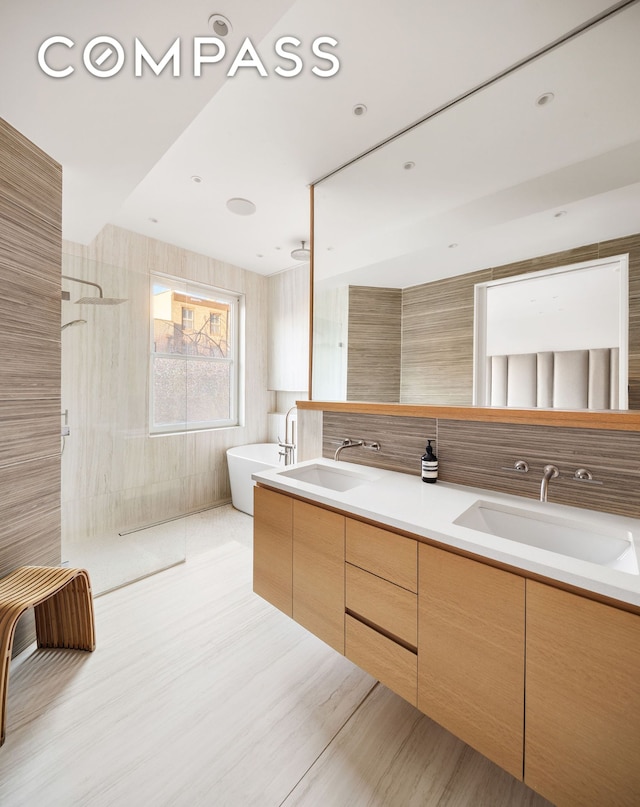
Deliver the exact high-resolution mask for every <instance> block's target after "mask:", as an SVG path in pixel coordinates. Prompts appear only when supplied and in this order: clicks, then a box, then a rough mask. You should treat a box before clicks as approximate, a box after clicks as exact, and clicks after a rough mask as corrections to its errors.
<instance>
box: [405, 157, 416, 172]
mask: <svg viewBox="0 0 640 807" xmlns="http://www.w3.org/2000/svg"><path fill="white" fill-rule="evenodd" d="M402 167H403V168H404V170H405V171H411V169H412V168H415V167H416V164H415V163H414V162H412V161H411V160H409V162H406V163H405V164H404V165H403V166H402Z"/></svg>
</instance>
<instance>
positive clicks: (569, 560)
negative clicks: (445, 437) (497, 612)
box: [252, 459, 640, 606]
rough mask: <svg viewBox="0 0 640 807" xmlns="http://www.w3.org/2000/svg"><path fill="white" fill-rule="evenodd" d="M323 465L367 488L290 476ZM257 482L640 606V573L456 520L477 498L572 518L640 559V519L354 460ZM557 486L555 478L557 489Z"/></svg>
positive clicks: (264, 474)
mask: <svg viewBox="0 0 640 807" xmlns="http://www.w3.org/2000/svg"><path fill="white" fill-rule="evenodd" d="M314 466H321V467H323V468H327V469H330V470H331V469H337V470H339V471H340V472H341V473H342V474H344V475H346V476H349V475H354V474H355V475H357V476H359V477H361V479H360V484H358V485H357V486H356V487H352V488H351V489H349V490H345V491H338V490H332V489H328V488H325V487H321V486H320V485H317V484H311V483H310V482H306V481H301V480H298V479H294V478H292V477H290V476H286V475H285V474H287V473H288V472H291V471H292V470H293V471H294V472H295V471H296V469H304V468H308V469H312V468H313V467H314ZM252 478H253V479H254V480H255V481H256V482H261V483H263V484H264V485H268V486H269V487H271V488H274V489H276V490H280V491H282V492H283V493H290V494H293V495H296V496H300V497H302V498H304V499H307V500H308V501H311V502H317V503H318V504H324V505H327V506H329V507H334V508H336V509H339V510H342V511H343V512H344V513H345V514H347V515H348V514H352V515H354V516H361V517H363V518H367V519H370V520H372V521H377V522H379V523H380V524H383V525H387V526H389V527H395V528H396V529H400V530H404V531H406V532H410V533H413V534H415V535H417V536H422V537H424V538H430V539H432V540H434V541H437V542H438V543H441V544H443V545H445V546H451V547H455V548H457V549H461V550H464V551H465V552H470V553H473V554H474V555H478V556H480V557H485V558H490V559H491V560H494V561H498V562H500V563H504V564H507V565H509V566H512V567H514V568H516V569H522V570H525V571H529V572H533V573H534V574H538V575H542V576H544V577H547V578H549V579H551V580H557V581H560V582H563V583H567V584H569V585H572V586H576V587H578V588H581V589H584V590H585V591H591V592H594V593H597V594H601V595H603V596H605V597H610V598H612V599H614V600H620V601H621V602H625V603H630V604H632V605H636V606H640V575H638V574H632V573H630V572H625V571H620V570H618V569H615V568H611V567H610V566H601V565H599V564H597V563H593V562H591V561H586V560H580V559H577V558H573V557H569V556H567V555H561V554H559V553H557V552H552V551H549V550H546V549H540V548H537V547H534V546H529V545H527V544H523V543H519V542H518V541H515V540H509V539H506V538H500V537H498V536H496V535H492V534H490V533H487V532H480V531H479V530H475V529H470V528H469V527H463V526H460V525H458V524H455V523H454V521H455V520H456V519H457V518H458V517H459V516H460V515H461V514H462V513H463V512H464V511H465V510H466V509H467V508H469V507H470V506H471V505H473V504H474V503H475V502H477V501H478V500H481V501H482V502H488V503H495V504H498V505H502V506H506V507H516V508H518V509H519V510H521V511H522V510H526V511H527V512H528V513H530V514H531V516H533V517H534V518H535V516H536V515H538V516H544V517H546V518H549V517H551V518H559V519H570V520H571V521H572V522H574V523H578V522H579V524H584V525H588V526H589V527H590V528H591V529H596V530H602V531H603V532H604V533H608V532H610V531H611V530H612V529H616V530H617V529H619V530H622V531H624V532H625V534H627V535H628V537H629V538H630V541H631V551H632V552H633V553H635V559H636V562H640V554H639V553H638V548H639V547H640V519H633V518H626V517H624V516H617V515H612V514H610V513H601V512H596V511H592V510H584V509H582V508H578V507H568V506H566V505H560V504H552V503H546V502H545V503H542V502H537V501H534V500H533V499H526V498H523V497H521V496H511V495H508V494H501V493H495V492H493V491H488V490H484V489H481V488H472V487H466V486H463V485H453V484H450V483H447V482H442V481H439V482H437V483H436V484H435V485H433V484H425V483H424V482H423V481H422V480H421V479H420V477H419V476H413V475H410V474H402V473H398V472H396V471H386V470H382V469H379V468H371V467H368V466H364V465H356V464H355V463H350V462H335V461H334V460H329V459H315V460H309V461H307V462H300V463H297V464H296V465H290V466H288V467H286V468H285V467H282V466H281V467H278V468H273V469H270V470H268V471H261V472H259V473H254V474H253V475H252ZM552 486H553V481H551V483H550V487H552Z"/></svg>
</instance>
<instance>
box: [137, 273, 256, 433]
mask: <svg viewBox="0 0 640 807" xmlns="http://www.w3.org/2000/svg"><path fill="white" fill-rule="evenodd" d="M149 281H150V282H149V348H148V357H149V373H148V378H149V396H148V399H149V405H148V410H147V411H148V432H149V435H150V436H162V435H170V434H176V433H180V434H182V433H185V432H198V431H206V430H213V429H225V428H232V427H236V426H240V425H241V423H240V417H241V400H240V392H241V389H244V384H243V380H242V378H241V373H242V371H243V365H244V362H243V355H244V344H243V341H241V340H243V339H244V333H243V331H244V295H243V294H241V293H239V292H236V291H232V290H230V289H223V288H220V287H219V286H213V285H211V286H210V285H208V284H205V283H198V282H195V281H191V280H188V279H186V278H180V277H175V276H172V275H167V274H163V273H161V272H154V271H152V272H150V277H149ZM156 285H162V286H165V287H167V288H168V289H169V290H170V291H171V292H172V293H176V292H177V293H178V294H186V295H190V296H194V297H198V298H202V299H205V300H207V299H208V300H218V301H220V302H223V303H226V304H228V305H229V314H228V317H229V320H230V323H229V329H228V333H229V345H230V347H228V354H227V356H225V357H222V356H194V355H191V354H188V353H166V352H162V351H156V349H155V331H154V322H155V318H154V310H153V300H154V291H153V289H154V286H156ZM184 307H185V306H182V308H184ZM194 327H195V315H194ZM156 358H161V359H165V360H170V361H183V362H185V363H186V369H187V373H188V372H189V363H190V362H191V363H193V362H196V363H198V362H200V363H202V362H209V363H214V364H226V365H228V366H229V367H230V376H229V412H230V416H229V417H228V418H218V419H211V420H199V421H190V420H187V421H183V422H180V423H169V424H156V423H154V409H155V393H154V390H155V384H154V381H155V360H156ZM185 395H186V391H185Z"/></svg>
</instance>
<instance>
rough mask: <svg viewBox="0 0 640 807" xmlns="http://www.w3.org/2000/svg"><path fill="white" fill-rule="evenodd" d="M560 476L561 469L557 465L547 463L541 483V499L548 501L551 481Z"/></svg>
mask: <svg viewBox="0 0 640 807" xmlns="http://www.w3.org/2000/svg"><path fill="white" fill-rule="evenodd" d="M558 476H560V471H559V470H558V469H557V468H556V466H555V465H545V466H544V473H543V476H542V482H541V483H540V501H541V502H546V501H547V491H548V490H549V481H550V480H551V479H555V478H556V477H558Z"/></svg>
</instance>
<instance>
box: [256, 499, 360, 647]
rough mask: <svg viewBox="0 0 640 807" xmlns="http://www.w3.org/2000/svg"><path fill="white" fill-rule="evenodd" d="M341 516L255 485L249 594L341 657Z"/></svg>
mask: <svg viewBox="0 0 640 807" xmlns="http://www.w3.org/2000/svg"><path fill="white" fill-rule="evenodd" d="M344 522H345V519H344V516H341V515H338V514H337V513H332V512H330V511H328V510H324V509H323V508H321V507H315V506H314V505H312V504H307V503H306V502H301V501H298V500H296V499H292V498H291V497H290V496H285V495H283V494H282V493H276V492H275V491H273V490H269V489H267V488H262V487H260V486H258V485H257V486H256V487H255V488H254V519H253V590H254V591H255V593H256V594H259V595H260V596H261V597H263V598H264V599H265V600H267V602H270V603H271V604H272V605H275V607H276V608H278V609H280V611H282V612H283V613H285V614H287V616H291V617H293V619H295V620H296V622H299V623H300V624H301V625H302V626H303V627H305V628H307V630H309V631H311V633H313V634H315V635H316V636H318V638H320V639H322V640H323V641H325V642H326V643H327V644H329V645H331V647H333V648H334V649H335V650H337V651H338V652H339V653H343V654H344Z"/></svg>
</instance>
